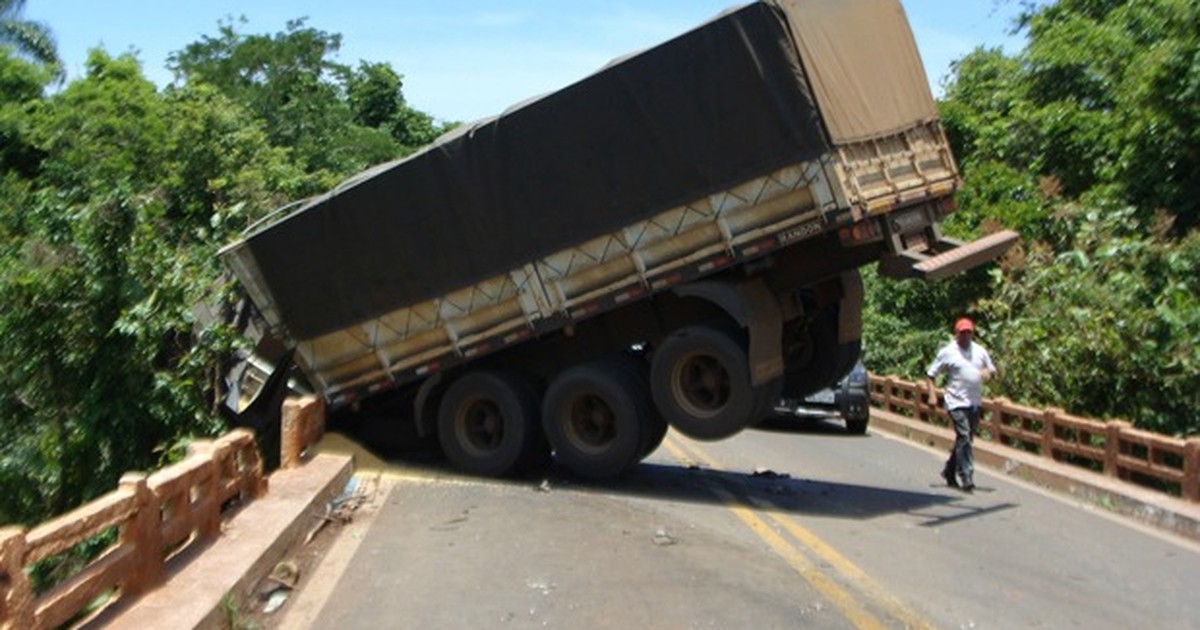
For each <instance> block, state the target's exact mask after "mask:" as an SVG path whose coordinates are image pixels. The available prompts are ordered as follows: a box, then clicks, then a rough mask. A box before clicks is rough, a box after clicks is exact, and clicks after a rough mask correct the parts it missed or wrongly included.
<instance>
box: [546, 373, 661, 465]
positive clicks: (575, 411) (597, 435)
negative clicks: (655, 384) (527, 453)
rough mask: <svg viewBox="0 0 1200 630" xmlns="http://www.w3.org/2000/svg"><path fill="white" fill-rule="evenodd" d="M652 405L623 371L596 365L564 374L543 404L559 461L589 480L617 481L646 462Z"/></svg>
mask: <svg viewBox="0 0 1200 630" xmlns="http://www.w3.org/2000/svg"><path fill="white" fill-rule="evenodd" d="M648 411H650V410H649V401H648V400H646V399H645V394H644V393H643V391H642V390H641V389H640V387H639V386H638V385H637V383H636V381H635V380H634V379H633V378H632V377H631V376H630V375H629V374H628V373H627V372H626V371H625V370H623V369H622V368H621V367H619V366H616V365H613V364H604V363H595V364H585V365H578V366H575V367H573V368H570V369H568V370H566V371H565V372H562V373H561V374H559V375H558V376H557V377H556V378H555V379H554V381H553V382H551V383H550V388H549V389H547V390H546V397H545V399H544V400H543V401H542V428H543V429H544V430H545V433H546V438H547V439H548V440H549V441H550V445H551V447H552V448H553V450H554V457H555V459H556V460H557V461H558V462H559V463H561V464H562V465H563V466H565V467H566V468H567V469H569V470H571V471H572V472H574V473H576V474H578V475H580V476H582V477H587V478H590V479H606V478H609V477H615V476H617V475H619V474H621V473H622V472H624V471H626V470H627V469H629V468H630V467H631V466H633V465H634V464H636V463H637V462H638V461H640V460H641V458H642V453H641V451H642V448H643V447H644V440H643V428H642V427H643V424H642V423H643V422H644V418H645V416H646V413H647V412H648Z"/></svg>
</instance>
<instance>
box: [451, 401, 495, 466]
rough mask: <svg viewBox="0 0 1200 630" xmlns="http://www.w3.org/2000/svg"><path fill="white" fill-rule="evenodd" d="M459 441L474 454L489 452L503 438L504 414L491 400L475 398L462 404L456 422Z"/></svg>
mask: <svg viewBox="0 0 1200 630" xmlns="http://www.w3.org/2000/svg"><path fill="white" fill-rule="evenodd" d="M455 424H456V425H457V429H458V437H459V440H458V441H459V443H460V444H462V446H463V448H464V449H466V450H468V451H470V452H473V453H475V454H484V453H490V452H492V451H494V450H496V449H497V448H499V446H500V443H501V441H503V439H504V416H503V414H501V413H500V407H499V406H498V405H496V403H495V402H494V401H491V400H477V401H473V402H470V403H468V404H466V405H463V408H462V412H461V413H460V414H459V417H458V422H456V423H455Z"/></svg>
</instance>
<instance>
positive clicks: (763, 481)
mask: <svg viewBox="0 0 1200 630" xmlns="http://www.w3.org/2000/svg"><path fill="white" fill-rule="evenodd" d="M396 428H397V427H396V426H395V425H392V426H387V425H385V424H384V423H380V422H378V421H377V422H375V423H371V422H367V423H361V424H357V425H347V424H342V425H341V426H339V427H336V428H335V430H337V431H339V433H340V434H343V435H339V436H338V437H337V438H336V439H337V440H338V442H339V444H341V446H340V447H339V449H340V450H346V449H350V450H351V451H354V452H355V454H356V458H357V462H359V464H360V466H361V464H362V463H363V462H367V461H369V462H371V463H370V467H371V468H378V469H380V470H381V471H382V472H385V473H394V474H401V475H403V474H416V475H420V476H424V477H429V478H435V479H436V478H445V479H455V480H471V481H474V482H478V483H482V484H504V485H517V486H528V487H529V488H530V489H531V490H532V491H551V492H554V491H574V492H581V493H596V494H603V495H609V496H631V497H637V498H642V499H653V500H663V501H672V502H676V501H677V502H690V503H701V504H711V505H721V506H725V507H729V506H730V505H731V503H732V505H740V506H744V507H746V508H749V509H755V510H772V511H778V512H784V513H790V514H801V515H814V516H828V517H834V518H846V519H863V520H865V519H872V518H877V517H880V516H884V515H888V514H896V513H909V514H914V515H917V516H926V517H928V518H929V519H930V520H929V522H928V523H927V524H928V525H930V526H936V525H939V524H943V523H945V522H950V521H955V520H960V519H963V518H969V517H970V516H973V515H974V516H979V515H983V514H986V513H989V512H993V511H996V510H1000V509H1007V508H1010V507H1015V506H1014V505H1011V504H1006V505H999V506H993V507H987V508H984V507H968V506H967V505H966V504H964V503H963V501H964V499H965V498H966V497H967V495H963V494H958V493H951V494H948V493H947V490H946V489H945V488H942V487H940V486H939V487H936V488H935V487H931V488H930V490H929V491H913V490H906V489H896V488H885V487H878V486H864V485H855V484H847V483H839V482H832V481H822V480H820V479H803V478H794V477H792V476H790V475H788V474H780V473H775V472H772V471H758V472H754V471H745V472H743V471H728V470H714V469H710V468H705V467H698V466H688V465H682V464H680V465H675V464H663V463H654V462H648V461H647V462H642V463H641V464H638V465H637V466H635V467H634V468H633V469H632V470H630V471H629V472H627V473H626V474H624V475H622V476H621V477H619V478H617V479H611V480H605V481H594V480H589V479H583V478H580V477H578V476H576V475H574V474H572V473H571V472H570V471H567V470H565V469H562V468H560V467H558V466H556V465H554V464H553V463H552V464H551V465H550V466H549V467H548V468H547V469H545V470H541V471H537V472H533V473H530V474H528V475H525V476H521V477H516V478H508V479H488V478H474V477H465V476H463V475H462V474H461V473H458V472H457V471H454V470H452V469H451V468H450V466H449V465H448V464H447V463H446V462H445V460H444V459H443V458H442V456H441V453H440V450H439V448H438V446H437V442H436V439H430V438H417V437H416V436H415V434H411V433H409V434H402V433H400V432H398V431H397V430H396ZM754 430H759V431H769V432H786V433H804V434H813V435H829V436H844V437H845V439H851V440H853V439H864V436H859V435H849V434H846V432H845V425H844V423H843V422H842V421H841V420H840V419H837V418H793V417H782V418H770V419H768V420H766V421H764V422H763V423H762V424H760V425H759V426H757V427H755V428H754ZM385 436H386V439H385ZM363 444H370V445H371V447H372V448H371V449H370V450H368V449H367V448H365V447H363V446H362V445H363ZM940 506H945V507H950V508H953V509H952V512H953V514H945V512H946V510H945V509H936V510H931V509H930V508H935V507H940ZM926 511H928V512H927V513H926ZM923 513H924V514H923Z"/></svg>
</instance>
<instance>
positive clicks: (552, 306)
mask: <svg viewBox="0 0 1200 630" xmlns="http://www.w3.org/2000/svg"><path fill="white" fill-rule="evenodd" d="M960 187H961V179H960V176H959V173H958V170H957V167H956V165H955V162H954V158H953V156H952V154H951V150H950V145H949V143H948V142H947V139H946V135H945V132H944V130H943V128H942V125H941V124H940V122H939V119H938V113H937V109H936V106H935V102H934V99H933V97H932V94H931V92H930V89H929V84H928V81H927V79H926V75H925V72H924V69H923V66H922V63H921V60H920V56H919V54H918V51H917V47H916V44H915V41H914V39H913V36H912V33H911V31H910V29H909V26H908V23H907V19H906V17H905V14H904V11H903V8H902V7H901V5H900V3H899V2H898V1H897V0H839V1H837V2H831V1H827V0H763V1H759V2H753V3H750V4H746V5H744V6H740V7H736V8H733V9H730V10H727V11H725V12H723V13H722V14H721V15H719V16H717V17H715V18H714V19H712V20H710V21H708V22H707V23H704V24H702V25H700V26H698V27H696V28H694V29H693V30H690V31H688V32H686V33H683V34H681V35H679V36H677V37H675V38H673V39H671V40H669V41H666V42H663V43H662V44H660V45H657V46H655V47H652V48H649V49H647V50H644V51H641V52H637V53H635V54H631V55H628V56H626V57H623V58H621V59H618V60H615V61H613V62H611V63H610V64H608V65H607V66H605V67H604V68H602V69H600V70H599V71H597V72H595V73H594V74H592V75H590V76H587V77H585V78H583V79H581V80H579V81H577V82H575V83H573V84H571V85H568V86H566V87H564V88H562V89H560V90H557V91H555V92H552V93H549V94H546V95H543V96H540V97H537V98H533V99H531V100H529V101H526V102H524V103H521V104H519V105H517V106H514V107H511V108H509V109H508V110H506V111H504V112H503V113H501V114H499V115H498V116H495V117H493V118H490V119H486V120H482V121H478V122H475V123H472V124H467V125H462V126H460V127H458V128H456V129H455V130H453V131H451V132H449V133H447V134H446V135H445V136H443V137H442V138H440V139H438V140H437V141H436V142H434V143H432V144H431V145H430V146H428V147H426V148H425V149H424V150H422V151H420V152H418V153H415V154H413V155H411V156H408V157H405V158H402V159H399V160H396V161H393V162H389V163H386V164H381V165H378V166H376V167H374V168H371V169H369V170H367V171H365V172H363V173H361V174H359V175H357V176H354V177H352V178H350V179H348V180H346V181H345V182H343V183H341V184H340V185H338V186H337V187H336V188H334V189H333V190H331V191H329V192H327V193H325V194H322V195H320V196H317V197H314V198H311V199H306V200H303V201H300V202H297V203H294V204H291V205H289V206H287V207H285V208H283V209H281V211H279V212H277V213H276V214H274V215H272V216H270V217H268V218H267V219H265V220H263V221H261V222H260V223H259V224H257V225H255V226H252V227H251V228H249V229H248V230H247V231H246V232H245V233H244V234H243V235H242V237H241V238H239V239H238V240H237V241H236V242H234V243H231V244H229V245H228V246H226V247H225V248H223V249H222V250H221V253H220V255H221V256H222V258H223V260H224V262H225V263H226V264H227V266H228V267H229V269H230V270H231V271H232V273H233V274H234V276H235V277H236V279H237V281H238V283H239V284H240V286H241V288H242V289H243V290H244V292H245V294H246V296H248V298H249V301H250V302H252V303H253V305H254V307H255V310H256V313H257V318H258V319H260V320H261V322H262V327H263V328H264V329H265V330H266V331H267V333H268V334H269V337H270V338H271V339H273V340H275V341H276V342H277V343H278V344H280V345H282V346H283V347H285V348H286V349H288V350H289V351H290V352H291V353H292V354H291V356H292V357H293V358H294V361H295V363H296V364H297V366H298V367H299V369H300V371H301V372H302V373H303V375H304V376H305V377H306V379H307V381H308V382H309V384H310V385H311V387H312V388H313V389H314V390H315V391H316V392H318V393H319V394H320V395H321V396H322V397H323V398H324V399H325V401H326V403H327V404H328V405H329V408H330V409H331V410H333V411H335V412H337V411H339V410H345V409H358V408H381V407H383V406H386V405H385V403H386V402H387V401H397V400H402V401H404V403H403V405H401V407H402V411H401V413H399V414H396V415H399V416H401V417H400V418H393V419H392V420H391V421H392V422H402V423H406V424H407V425H409V427H410V428H411V429H413V430H415V431H416V433H417V434H419V435H423V436H433V435H436V436H437V441H438V443H439V444H440V446H441V449H442V450H443V452H444V454H445V456H446V459H447V460H448V461H449V462H450V463H451V464H452V465H454V466H455V467H456V468H458V469H460V470H462V471H465V472H468V473H472V474H479V475H493V476H495V475H506V474H510V473H514V472H516V471H522V470H529V469H531V468H536V467H538V466H544V465H546V463H547V462H549V461H551V458H552V459H553V461H555V462H557V464H558V465H560V466H563V467H565V468H566V469H568V470H570V471H573V472H574V473H576V474H578V475H582V476H584V477H590V478H604V477H611V476H615V475H619V474H621V473H622V472H623V471H625V470H627V469H629V468H630V467H631V466H634V465H635V464H637V463H638V462H639V461H641V460H642V459H643V458H645V457H646V456H647V455H648V454H649V453H651V452H652V451H653V450H654V449H655V448H656V447H657V446H658V445H659V444H660V443H661V441H662V440H663V437H664V434H665V433H666V432H667V430H668V428H669V427H672V428H674V429H675V430H677V431H679V432H681V433H683V434H685V435H688V436H691V437H693V438H696V439H701V440H719V439H724V438H728V437H731V436H733V435H734V434H736V433H738V432H739V431H741V430H743V429H745V428H747V427H749V426H751V425H753V424H755V423H756V422H757V421H758V420H760V419H762V418H763V417H765V416H766V415H767V414H770V413H772V412H773V410H774V407H775V405H776V404H777V403H778V402H779V401H780V400H781V399H783V398H789V399H795V398H803V397H804V396H805V395H807V394H809V393H811V392H814V391H817V390H819V389H822V388H824V387H827V386H829V385H830V384H832V383H834V382H836V381H837V380H838V379H839V378H840V377H841V376H842V375H844V374H845V373H846V372H848V371H849V370H850V368H851V367H852V366H854V364H855V363H856V361H857V359H858V356H859V354H860V352H861V348H862V323H861V318H862V308H863V287H862V280H861V277H860V274H859V270H860V269H861V268H862V267H864V266H866V265H871V264H877V265H878V269H879V272H880V274H881V275H882V276H885V277H888V278H895V279H905V278H914V279H922V280H927V281H928V280H936V279H939V278H944V277H947V276H949V275H952V274H956V273H958V272H961V271H963V270H965V269H969V268H971V267H974V266H977V265H980V264H984V263H986V262H988V261H989V260H992V259H994V258H995V257H997V256H998V255H1000V254H1001V253H1002V252H1003V251H1004V250H1005V249H1006V248H1007V247H1008V246H1009V245H1011V244H1012V243H1013V242H1014V241H1015V240H1016V239H1017V235H1016V234H1015V233H1013V232H1011V231H1001V232H997V233H994V234H991V235H989V236H986V237H984V238H982V239H979V240H977V241H975V242H971V243H963V242H960V241H956V240H954V239H951V238H948V237H946V236H945V235H943V234H942V231H941V228H940V222H941V221H942V219H943V218H944V217H946V215H947V214H949V213H950V212H952V211H953V210H954V194H955V192H956V190H958V189H959V188H960ZM876 343H880V341H878V340H877V341H876Z"/></svg>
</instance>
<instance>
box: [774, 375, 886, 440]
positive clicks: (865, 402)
mask: <svg viewBox="0 0 1200 630" xmlns="http://www.w3.org/2000/svg"><path fill="white" fill-rule="evenodd" d="M775 411H776V412H777V413H779V414H780V415H781V416H795V417H798V418H828V417H835V416H838V417H841V418H842V420H844V421H845V422H846V432H847V433H853V434H856V435H862V434H863V433H866V432H867V423H868V422H869V421H870V419H871V414H870V411H871V386H870V382H869V381H868V379H867V368H866V367H865V366H863V364H862V362H861V361H860V362H858V363H855V364H854V367H853V368H851V370H850V372H849V373H847V374H846V376H844V377H843V378H842V380H840V381H838V382H837V383H836V384H835V385H834V386H833V387H829V388H827V389H823V390H821V391H818V392H814V393H812V394H809V395H808V396H806V397H805V398H804V399H803V400H794V399H793V400H782V401H780V402H779V405H777V406H776V407H775Z"/></svg>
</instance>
